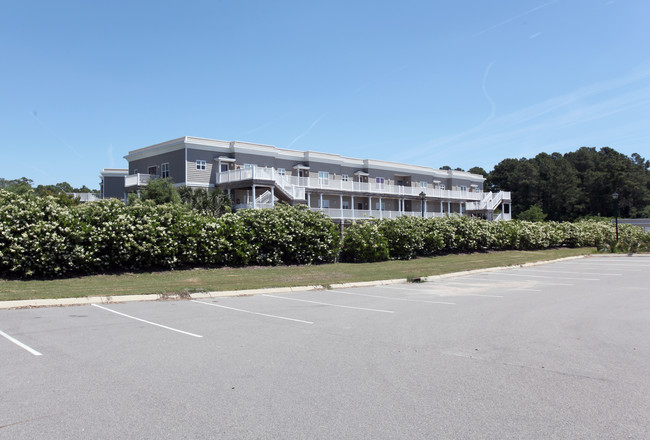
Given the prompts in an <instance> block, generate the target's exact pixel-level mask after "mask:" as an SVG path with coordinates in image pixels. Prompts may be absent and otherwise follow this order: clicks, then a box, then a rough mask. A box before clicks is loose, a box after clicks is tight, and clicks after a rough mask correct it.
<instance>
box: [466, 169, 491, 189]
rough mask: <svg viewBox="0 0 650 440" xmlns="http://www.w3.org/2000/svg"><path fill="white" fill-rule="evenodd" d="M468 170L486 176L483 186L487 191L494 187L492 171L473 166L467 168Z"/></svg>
mask: <svg viewBox="0 0 650 440" xmlns="http://www.w3.org/2000/svg"><path fill="white" fill-rule="evenodd" d="M467 172H469V173H472V174H479V175H481V176H483V177H485V183H484V184H483V188H484V189H485V190H486V191H489V190H490V189H491V188H492V181H491V180H490V173H488V172H487V171H485V170H484V169H483V168H481V167H472V168H470V169H469V170H467Z"/></svg>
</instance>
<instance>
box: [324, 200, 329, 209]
mask: <svg viewBox="0 0 650 440" xmlns="http://www.w3.org/2000/svg"><path fill="white" fill-rule="evenodd" d="M329 207H330V201H329V200H327V199H323V208H325V209H327V208H329Z"/></svg>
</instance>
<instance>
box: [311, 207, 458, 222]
mask: <svg viewBox="0 0 650 440" xmlns="http://www.w3.org/2000/svg"><path fill="white" fill-rule="evenodd" d="M310 209H311V210H312V211H320V212H322V213H323V214H325V215H327V216H329V217H331V218H333V219H344V220H363V219H371V218H378V219H381V218H397V217H402V216H409V217H421V216H422V212H419V211H379V210H375V209H373V210H368V209H365V210H364V209H339V208H310ZM454 215H460V214H458V213H446V212H425V213H424V217H426V218H432V217H446V216H454Z"/></svg>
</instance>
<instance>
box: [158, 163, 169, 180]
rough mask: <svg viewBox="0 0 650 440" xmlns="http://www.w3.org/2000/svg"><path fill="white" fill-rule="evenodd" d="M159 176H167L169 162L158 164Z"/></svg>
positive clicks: (164, 177)
mask: <svg viewBox="0 0 650 440" xmlns="http://www.w3.org/2000/svg"><path fill="white" fill-rule="evenodd" d="M160 177H162V178H163V179H166V178H168V177H169V162H165V163H164V164H162V165H160Z"/></svg>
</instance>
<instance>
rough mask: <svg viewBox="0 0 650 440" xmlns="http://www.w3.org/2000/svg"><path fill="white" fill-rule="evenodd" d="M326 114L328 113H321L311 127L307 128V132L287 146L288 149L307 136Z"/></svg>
mask: <svg viewBox="0 0 650 440" xmlns="http://www.w3.org/2000/svg"><path fill="white" fill-rule="evenodd" d="M327 113H328V112H325V113H323V114H322V115H321V116H320V117H319V118H318V119H316V120H315V121H314V122H312V123H311V125H310V126H309V128H308V129H307V131H305V132H304V133H302V134H300V135H298V136H296V138H295V139H294V140H292V141H291V143H290V144H289V145H288V147H291V146H292V145H293V144H295V143H296V142H297V141H298V139H300V138H301V137H303V136H305V135H307V134H308V133H309V132H310V131H311V130H312V129H313V128H314V127H315V126H316V125H317V124H318V123H319V122H320V120H321V119H323V118H324V117H325V116H327Z"/></svg>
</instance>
